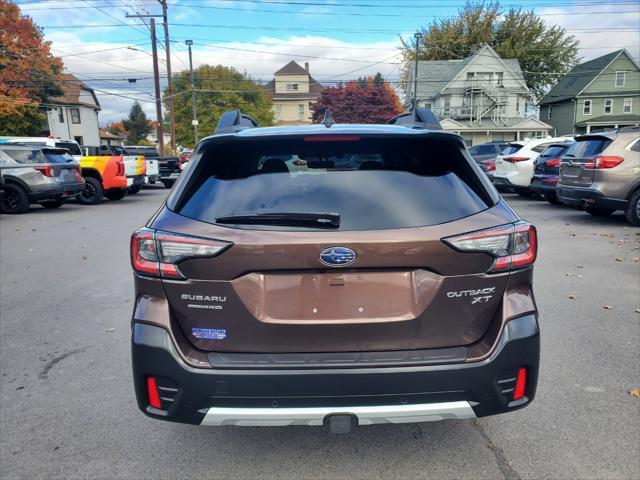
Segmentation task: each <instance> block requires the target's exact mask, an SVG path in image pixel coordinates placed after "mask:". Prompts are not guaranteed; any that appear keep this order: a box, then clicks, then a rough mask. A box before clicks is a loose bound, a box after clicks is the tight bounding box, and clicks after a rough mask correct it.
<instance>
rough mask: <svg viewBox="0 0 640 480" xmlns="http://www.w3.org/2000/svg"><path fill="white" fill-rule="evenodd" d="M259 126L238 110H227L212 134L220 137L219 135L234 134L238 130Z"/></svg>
mask: <svg viewBox="0 0 640 480" xmlns="http://www.w3.org/2000/svg"><path fill="white" fill-rule="evenodd" d="M259 126H260V125H259V124H258V122H256V121H255V120H254V119H253V118H251V117H250V116H249V115H245V114H244V113H242V112H240V110H229V111H226V112H224V113H223V114H222V116H221V117H220V120H218V125H216V129H215V130H214V131H213V134H214V135H220V134H221V133H235V132H239V131H240V130H245V129H247V128H255V127H259Z"/></svg>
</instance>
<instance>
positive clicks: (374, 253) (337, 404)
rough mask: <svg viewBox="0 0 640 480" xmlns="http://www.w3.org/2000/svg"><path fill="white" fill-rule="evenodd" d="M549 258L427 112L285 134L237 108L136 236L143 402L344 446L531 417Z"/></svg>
mask: <svg viewBox="0 0 640 480" xmlns="http://www.w3.org/2000/svg"><path fill="white" fill-rule="evenodd" d="M536 249H537V240H536V230H535V228H534V227H533V226H532V225H530V224H528V223H526V222H524V221H522V220H520V218H519V217H518V215H517V214H516V213H515V212H514V211H513V210H511V208H509V206H507V205H506V204H505V202H504V201H503V200H502V199H501V198H500V196H499V195H498V193H497V192H496V190H495V189H494V187H493V186H492V185H491V183H490V182H489V181H488V180H487V178H486V176H485V175H484V174H483V173H482V171H481V170H480V168H479V167H478V166H477V164H476V162H474V161H473V159H472V158H471V157H470V155H469V153H468V152H467V150H466V148H465V144H464V141H463V140H462V138H461V137H459V136H457V135H454V134H451V133H445V132H443V131H442V130H439V124H438V123H437V120H435V117H433V116H432V114H431V112H429V111H424V110H418V111H416V112H415V113H412V114H405V115H401V116H399V117H396V118H395V119H393V120H391V121H390V124H388V125H338V124H334V123H333V122H332V120H331V118H330V115H327V117H326V118H325V122H324V124H322V125H312V126H292V127H274V128H257V125H256V124H255V122H254V121H253V120H251V119H250V118H249V117H246V116H244V115H242V114H240V113H239V112H227V113H226V114H225V115H224V116H223V117H222V118H221V120H220V123H219V125H218V128H217V129H216V133H215V134H214V135H213V136H210V137H208V138H206V139H204V140H202V141H201V142H200V144H199V145H198V147H197V149H196V151H195V153H194V155H193V159H192V160H191V162H190V164H189V168H188V169H186V170H185V172H184V173H183V175H182V176H181V178H180V179H179V180H178V182H177V183H176V185H175V187H174V188H173V190H172V192H171V194H170V195H169V197H168V199H167V201H166V204H164V205H163V206H162V207H161V208H160V210H159V211H158V212H157V213H156V214H155V215H154V216H153V218H151V220H149V222H148V223H147V225H146V227H144V228H142V229H140V230H138V231H136V232H135V233H134V234H133V236H132V240H131V259H132V264H133V269H134V278H135V294H136V299H135V307H134V312H133V318H132V358H133V376H134V384H135V390H136V396H137V400H138V405H139V407H140V409H141V410H142V411H143V412H144V413H146V414H147V415H148V416H150V417H153V418H157V419H162V420H170V421H175V422H185V423H191V424H202V425H253V426H256V425H265V426H278V425H323V424H325V425H329V426H330V428H331V430H332V431H335V432H340V431H343V432H344V431H348V430H349V429H350V428H351V427H352V426H353V425H358V424H359V425H368V424H374V423H401V422H423V421H430V420H442V419H456V418H458V419H462V418H475V417H482V416H486V415H492V414H497V413H503V412H509V411H512V410H516V409H518V408H522V407H524V406H526V405H528V404H529V403H530V402H531V401H532V400H533V398H534V395H535V391H536V383H537V377H538V360H539V330H538V322H537V315H538V314H537V310H536V303H535V300H534V296H533V291H532V275H533V263H534V261H535V259H536Z"/></svg>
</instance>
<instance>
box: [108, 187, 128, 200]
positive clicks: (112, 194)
mask: <svg viewBox="0 0 640 480" xmlns="http://www.w3.org/2000/svg"><path fill="white" fill-rule="evenodd" d="M104 195H105V197H107V198H108V199H109V200H122V199H123V198H124V197H126V196H127V190H126V189H125V188H119V189H113V190H108V191H107V192H105V194H104Z"/></svg>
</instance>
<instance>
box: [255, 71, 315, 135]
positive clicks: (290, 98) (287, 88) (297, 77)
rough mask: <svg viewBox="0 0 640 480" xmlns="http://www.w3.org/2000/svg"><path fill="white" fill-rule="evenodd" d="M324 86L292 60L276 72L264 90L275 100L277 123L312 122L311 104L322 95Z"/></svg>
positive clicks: (274, 111) (274, 109) (274, 107)
mask: <svg viewBox="0 0 640 480" xmlns="http://www.w3.org/2000/svg"><path fill="white" fill-rule="evenodd" d="M321 90H322V86H321V85H320V84H319V83H318V82H317V81H316V80H315V79H314V78H313V77H312V76H311V74H310V73H309V64H308V63H305V64H304V68H303V67H302V66H300V65H299V64H298V63H297V62H295V61H293V60H292V61H290V62H289V63H287V64H286V65H285V66H284V67H282V68H281V69H280V70H278V71H277V72H276V73H275V74H274V78H273V80H271V81H270V82H269V83H267V84H266V85H265V86H264V92H265V93H266V94H267V95H269V96H270V97H271V98H272V100H273V113H274V115H275V120H276V125H291V124H293V125H297V124H305V123H311V104H312V103H313V102H315V101H316V100H317V99H318V97H319V96H320V91H321Z"/></svg>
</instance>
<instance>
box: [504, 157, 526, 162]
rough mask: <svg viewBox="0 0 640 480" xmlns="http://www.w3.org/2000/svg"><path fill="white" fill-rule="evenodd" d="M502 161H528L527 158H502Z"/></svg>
mask: <svg viewBox="0 0 640 480" xmlns="http://www.w3.org/2000/svg"><path fill="white" fill-rule="evenodd" d="M503 160H504V161H505V162H509V163H518V162H526V161H527V160H530V159H529V158H528V157H504V158H503Z"/></svg>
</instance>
